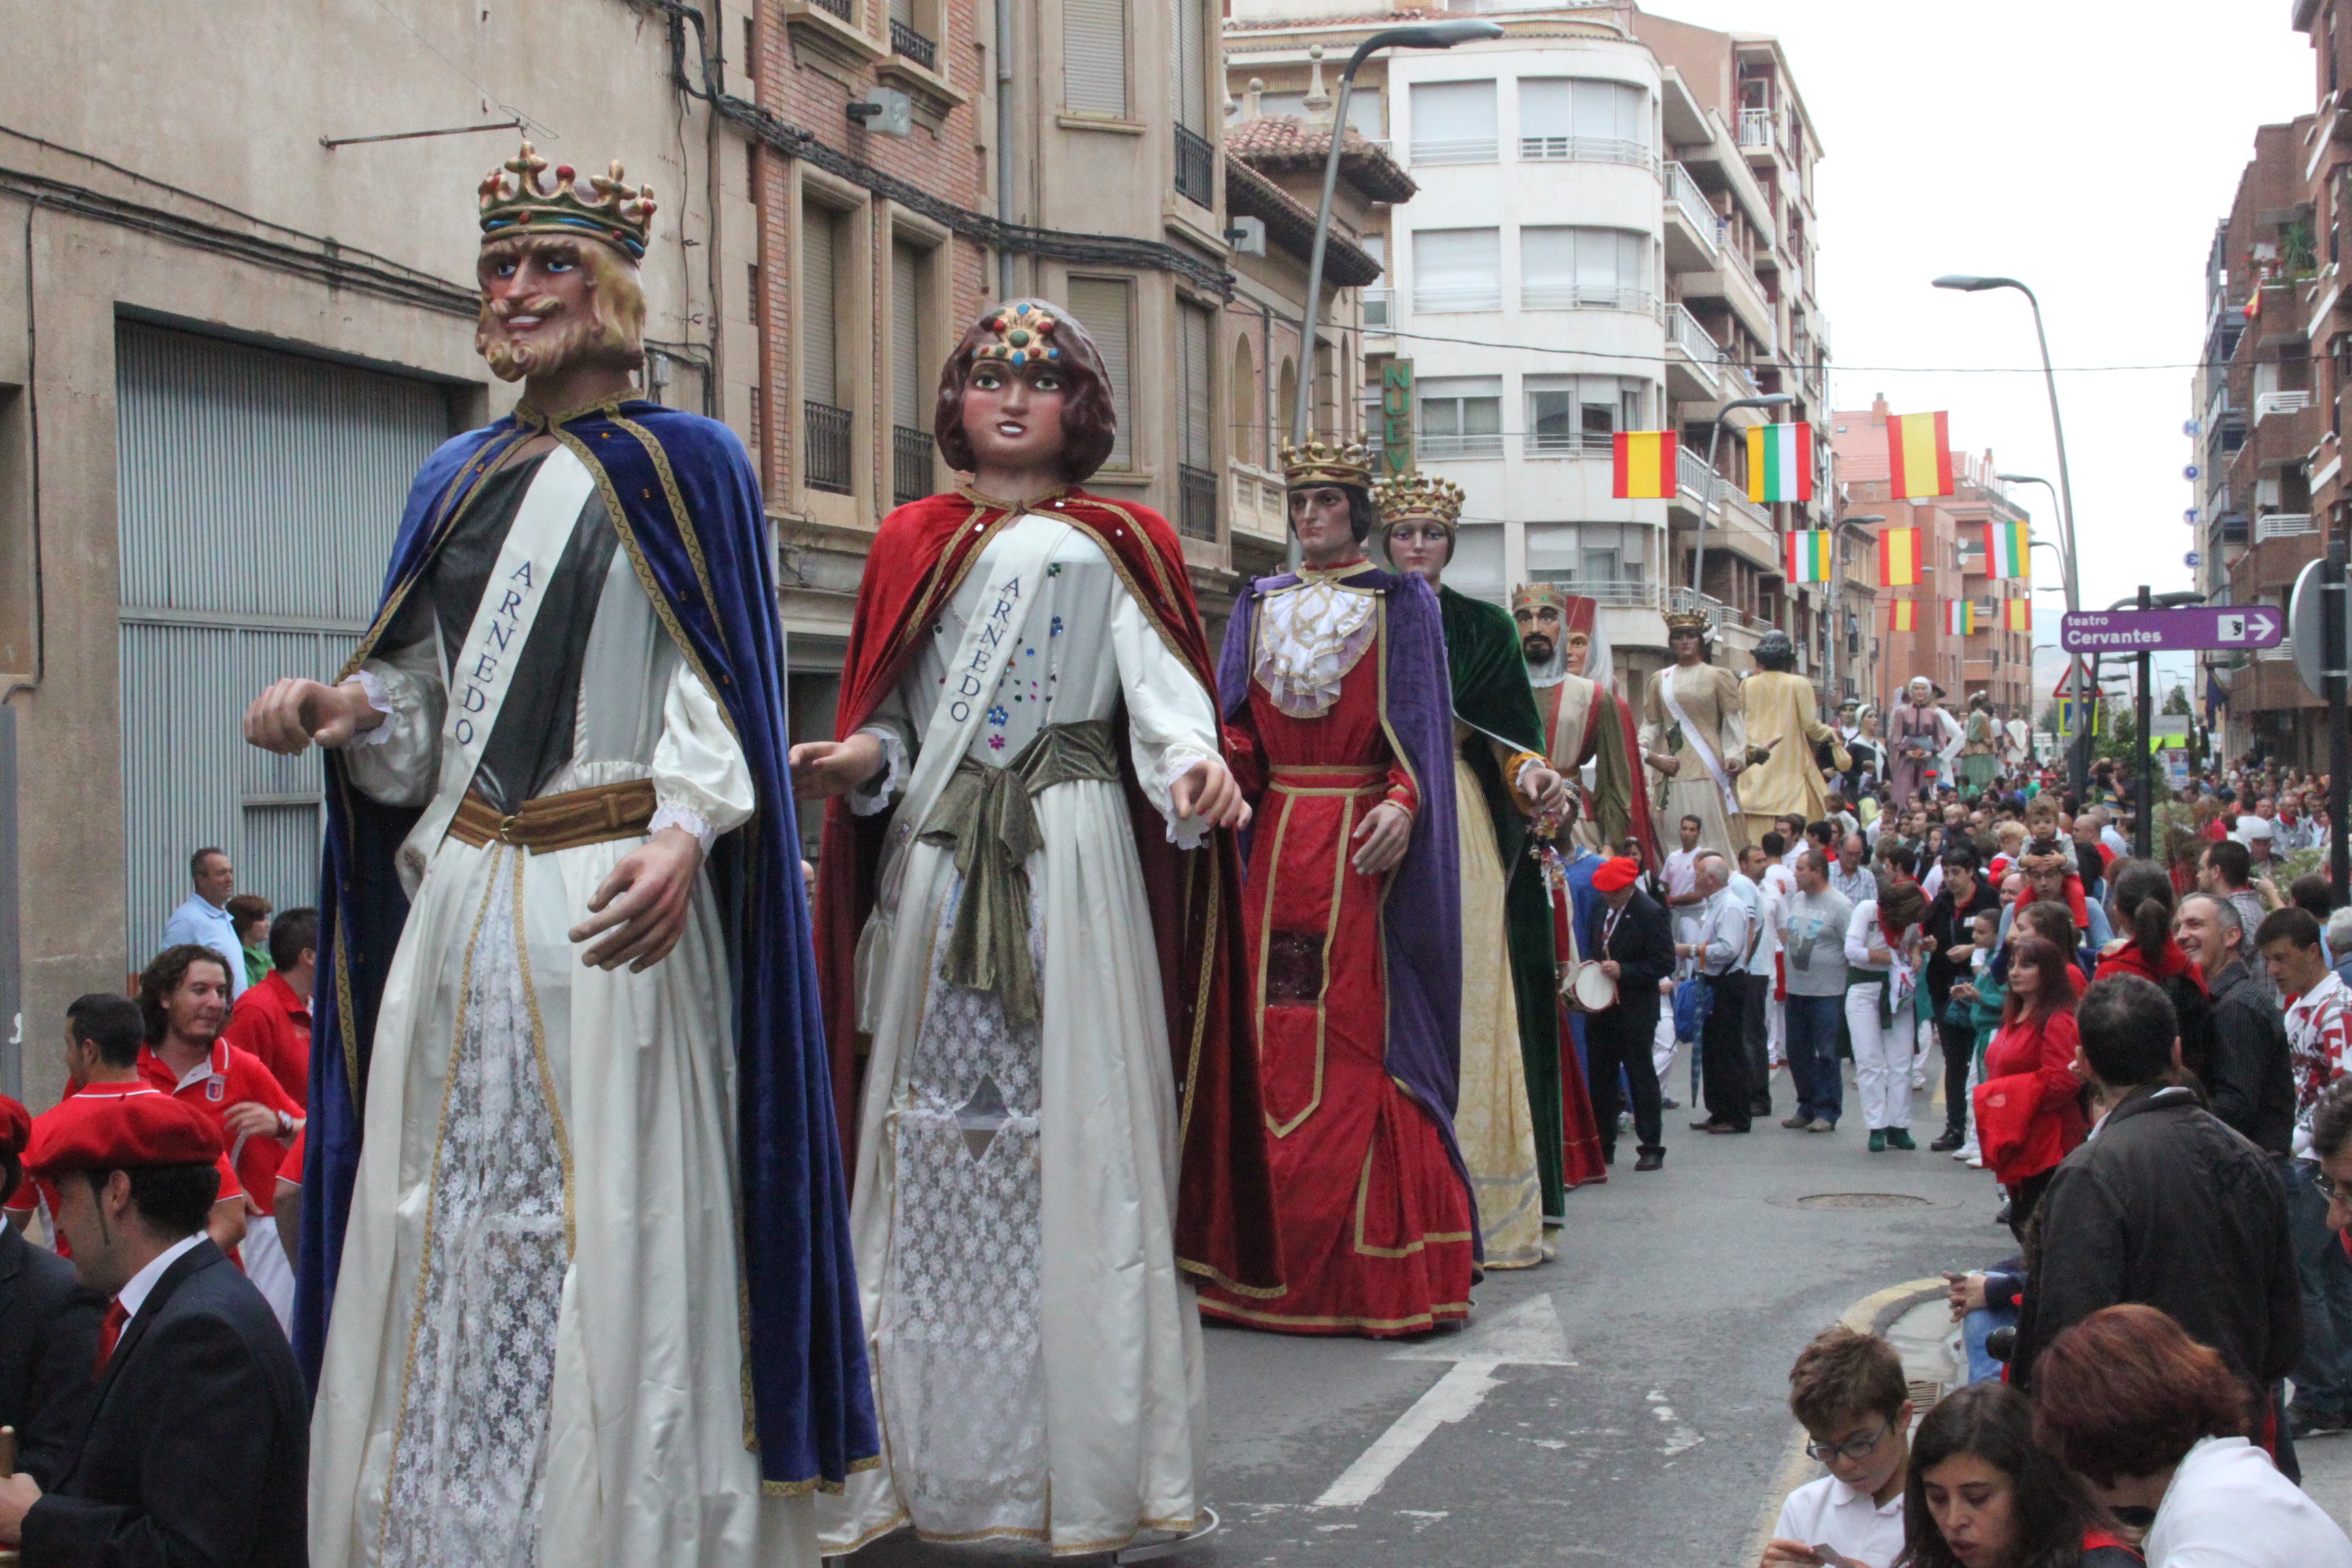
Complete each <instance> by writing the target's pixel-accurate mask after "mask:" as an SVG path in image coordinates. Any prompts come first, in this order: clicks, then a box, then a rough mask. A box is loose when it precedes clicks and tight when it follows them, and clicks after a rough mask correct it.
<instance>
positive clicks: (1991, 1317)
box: [1960, 1307, 2017, 1383]
mask: <svg viewBox="0 0 2352 1568" xmlns="http://www.w3.org/2000/svg"><path fill="white" fill-rule="evenodd" d="M2015 1327H2017V1309H2016V1308H2014V1307H1979V1308H1978V1309H1977V1310H1975V1311H1973V1312H1970V1313H1969V1315H1968V1316H1967V1317H1965V1318H1962V1319H1961V1320H1960V1339H1961V1341H1962V1342H1964V1343H1965V1344H1966V1345H1967V1346H1968V1350H1969V1382H1970V1383H1986V1382H1990V1381H1991V1380H1992V1379H1995V1378H1998V1377H1999V1376H2000V1374H2001V1369H2002V1367H2003V1366H2004V1365H2006V1364H2007V1363H2003V1362H1997V1361H1995V1360H1993V1359H1992V1357H1990V1356H1989V1355H1987V1354H1986V1353H1985V1341H1986V1340H1987V1339H1988V1338H1989V1337H1990V1335H1991V1333H1992V1331H1994V1330H1995V1329H2013V1328H2015Z"/></svg>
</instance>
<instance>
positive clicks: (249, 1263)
mask: <svg viewBox="0 0 2352 1568" xmlns="http://www.w3.org/2000/svg"><path fill="white" fill-rule="evenodd" d="M228 1009H229V976H228V971H227V965H226V963H224V961H223V960H222V958H221V956H220V954H218V953H216V952H214V951H213V950H212V949H211V948H208V947H199V946H196V945H195V944H194V943H192V942H191V943H183V944H182V945H180V946H178V947H167V948H165V949H164V950H163V952H160V953H157V954H156V955H155V958H154V960H153V961H152V963H149V964H148V965H147V970H146V973H143V974H142V975H141V976H140V977H139V1010H140V1012H141V1013H142V1014H144V1015H145V1016H146V1022H147V1045H146V1047H145V1048H144V1049H142V1051H141V1052H140V1053H139V1076H140V1077H141V1078H142V1079H145V1080H146V1081H147V1082H148V1083H150V1084H152V1085H153V1086H154V1087H155V1088H157V1089H162V1090H163V1092H164V1093H166V1094H171V1095H174V1096H176V1097H178V1098H179V1099H181V1100H188V1101H190V1102H192V1103H194V1105H196V1106H197V1107H198V1108H199V1109H200V1110H204V1111H205V1113H206V1114H207V1115H209V1116H211V1117H212V1118H213V1119H214V1120H215V1121H216V1122H217V1123H218V1124H219V1126H220V1130H221V1142H222V1143H223V1144H224V1145H225V1146H226V1148H227V1150H228V1163H230V1164H231V1165H232V1166H234V1167H236V1177H237V1182H238V1184H239V1185H241V1186H243V1187H244V1188H245V1196H246V1203H247V1211H248V1212H247V1219H246V1227H245V1249H244V1250H245V1272H246V1275H247V1278H248V1279H251V1280H252V1281H253V1282H254V1284H255V1285H256V1286H257V1287H259V1289H260V1290H261V1293H262V1295H264V1296H265V1297H267V1298H268V1300H269V1305H270V1307H271V1308H272V1310H275V1311H276V1312H277V1313H278V1322H279V1324H280V1325H281V1326H283V1325H290V1324H291V1323H292V1322H293V1321H294V1270H293V1269H292V1268H291V1267H289V1265H288V1263H287V1261H286V1251H285V1248H283V1247H280V1246H279V1245H278V1222H277V1220H276V1218H275V1217H274V1216H275V1215H276V1213H277V1207H278V1165H279V1164H280V1163H282V1162H283V1161H284V1160H285V1158H286V1145H287V1144H289V1143H290V1142H293V1141H294V1135H295V1134H296V1133H297V1132H299V1131H301V1130H302V1121H303V1117H302V1106H301V1104H300V1103H299V1101H297V1100H295V1099H294V1098H293V1097H292V1096H290V1095H289V1094H288V1093H287V1092H286V1091H285V1089H282V1088H280V1087H279V1086H278V1079H277V1077H276V1075H274V1074H273V1073H271V1072H270V1070H269V1069H268V1068H267V1067H265V1066H263V1065H262V1062H261V1058H258V1057H257V1056H255V1055H254V1054H253V1053H252V1052H251V1051H246V1050H239V1049H238V1048H237V1047H235V1046H233V1045H231V1044H229V1043H228V1041H227V1040H226V1038H225V1037H223V1036H222V1033H221V1030H222V1028H223V1026H225V1025H226V1023H227V1021H228Z"/></svg>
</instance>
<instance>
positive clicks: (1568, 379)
mask: <svg viewBox="0 0 2352 1568" xmlns="http://www.w3.org/2000/svg"><path fill="white" fill-rule="evenodd" d="M1648 390H1649V383H1647V382H1643V381H1633V380H1629V379H1627V378H1625V377H1623V376H1616V375H1581V376H1579V375H1531V376H1528V378H1527V381H1526V391H1527V396H1528V423H1527V432H1528V436H1527V447H1526V449H1527V451H1528V455H1529V456H1531V457H1532V456H1536V455H1538V454H1547V453H1548V454H1552V455H1555V456H1568V455H1571V454H1574V453H1579V452H1582V453H1587V454H1590V455H1592V456H1595V457H1603V458H1605V457H1607V456H1609V455H1610V453H1611V452H1612V450H1613V449H1614V443H1613V441H1612V437H1614V436H1615V435H1616V433H1617V432H1618V431H1620V430H1642V429H1646V428H1648V426H1646V425H1645V424H1644V423H1643V409H1644V408H1645V407H1646V405H1647V402H1648Z"/></svg>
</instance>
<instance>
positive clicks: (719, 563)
mask: <svg viewBox="0 0 2352 1568" xmlns="http://www.w3.org/2000/svg"><path fill="white" fill-rule="evenodd" d="M546 169H547V164H546V163H545V161H544V160H542V159H541V158H539V157H537V156H536V155H535V154H534V153H532V152H531V150H530V146H529V145H528V144H526V145H525V146H524V148H523V150H522V153H521V155H520V156H519V157H518V158H516V159H514V160H512V161H510V162H509V163H507V164H505V166H504V168H503V169H502V170H499V171H493V172H492V174H490V175H489V177H488V179H486V180H485V181H484V182H483V185H482V191H481V199H480V212H481V221H482V228H483V250H482V259H481V264H480V279H481V283H482V289H483V311H482V319H481V325H480V328H479V340H478V341H479V342H480V345H481V347H482V350H483V353H484V354H485V356H486V357H487V358H488V360H489V362H490V365H491V368H492V369H493V371H495V372H496V373H497V374H499V375H501V376H502V377H505V378H506V379H509V380H512V379H516V378H518V377H520V378H522V379H524V381H525V386H524V393H523V400H522V403H521V405H520V406H519V407H518V408H517V410H516V412H515V414H514V415H513V416H509V417H508V418H504V419H500V420H499V421H498V422H497V423H495V424H493V425H491V426H488V428H486V429H482V430H477V431H474V432H472V433H470V434H468V435H466V436H461V437H457V439H455V440H453V441H451V442H450V443H449V444H448V445H446V446H445V447H442V448H441V450H440V451H438V452H436V454H435V455H434V457H433V458H432V459H431V460H430V461H429V462H428V463H427V464H426V466H425V469H424V470H423V472H422V473H420V474H419V475H418V477H417V479H416V482H415V487H414V489H412V491H411V494H410V499H409V503H408V507H407V510H406V512H405V514H404V517H403V518H402V520H401V528H400V532H399V535H398V538H397V540H396V541H395V542H394V546H393V558H392V565H391V569H390V571H389V573H388V574H387V576H386V580H385V590H384V597H383V605H382V608H381V609H380V610H379V611H378V612H377V614H376V616H375V618H374V621H373V625H371V626H370V627H369V628H368V630H367V632H366V634H365V635H364V636H363V637H362V639H361V642H360V646H359V648H358V650H357V652H356V653H355V655H354V656H353V658H352V661H351V664H350V666H349V667H348V668H347V670H346V672H345V677H344V679H342V680H341V682H339V683H338V684H336V685H333V686H326V685H321V684H320V683H319V682H316V681H309V680H285V681H280V682H278V684H277V685H275V686H273V687H271V688H270V689H268V691H267V692H265V693H264V694H263V695H262V696H261V697H259V698H257V700H255V702H254V703H253V706H252V708H251V709H250V710H248V712H247V721H246V728H247V737H248V739H250V740H251V741H253V742H254V743H256V744H257V745H261V746H264V747H267V748H268V749H271V750H276V751H280V752H292V751H299V750H300V749H302V748H303V747H304V746H306V745H308V744H310V742H318V743H319V744H320V745H321V746H323V747H325V748H327V752H326V755H327V773H328V788H327V799H328V830H327V849H326V866H325V880H324V887H323V888H322V889H321V896H320V913H321V919H322V931H321V938H320V971H321V975H320V978H321V981H322V984H320V988H319V994H318V1001H317V1003H316V1012H315V1034H314V1042H313V1052H312V1063H311V1075H310V1084H311V1109H312V1115H311V1120H310V1128H309V1140H308V1150H307V1161H308V1163H307V1165H306V1168H305V1184H306V1187H307V1189H308V1191H309V1192H310V1194H312V1198H311V1201H310V1203H309V1204H308V1205H306V1209H305V1213H304V1216H303V1238H302V1247H301V1249H300V1250H301V1263H302V1268H301V1279H300V1289H299V1305H298V1321H297V1341H298V1346H299V1351H300V1352H301V1355H302V1359H303V1361H304V1363H305V1366H306V1368H307V1370H308V1371H309V1373H310V1376H311V1379H312V1384H313V1387H314V1389H315V1391H316V1394H315V1397H316V1409H315V1414H314V1417H313V1423H312V1439H311V1465H310V1536H311V1560H312V1561H313V1562H314V1563H319V1564H321V1565H328V1568H342V1565H346V1564H359V1563H368V1564H377V1563H381V1564H384V1565H387V1568H390V1565H394V1564H414V1565H420V1568H421V1565H425V1564H431V1565H433V1568H467V1565H473V1564H482V1565H485V1568H487V1565H488V1564H494V1563H495V1564H508V1563H519V1562H537V1563H630V1564H633V1565H640V1564H653V1565H657V1568H753V1565H754V1564H759V1565H761V1568H765V1565H767V1564H772V1563H793V1564H806V1565H808V1568H814V1565H815V1563H816V1562H817V1547H816V1539H815V1530H814V1510H813V1507H812V1506H811V1499H810V1498H809V1497H808V1496H807V1495H806V1494H807V1493H809V1492H810V1491H812V1490H814V1489H816V1488H818V1487H824V1486H836V1485H838V1484H840V1483H841V1481H842V1480H843V1479H844V1478H845V1476H846V1474H847V1473H848V1472H849V1471H851V1470H854V1469H857V1468H864V1467H865V1466H867V1465H870V1464H871V1463H873V1462H874V1460H875V1458H876V1456H877V1452H878V1443H877V1436H876V1432H875V1424H874V1418H873V1412H872V1407H871V1402H870V1394H869V1381H868V1377H867V1373H866V1357H865V1351H864V1342H863V1339H862V1335H861V1332H860V1328H859V1321H858V1309H857V1298H856V1280H855V1278H854V1270H853V1268H852V1264H851V1258H850V1252H849V1244H848V1234H847V1205H846V1199H847V1193H846V1190H845V1182H844V1179H843V1173H842V1169H841V1162H840V1154H839V1150H838V1147H837V1134H836V1124H835V1117H834V1111H833V1105H832V1100H831V1087H830V1079H829V1076H828V1070H827V1066H826V1060H825V1053H824V1038H823V1031H822V1027H821V1026H820V1024H819V1021H818V1004H817V993H816V984H815V973H814V955H813V952H812V950H811V947H810V942H809V921H808V910H807V904H806V900H805V895H804V893H803V888H802V882H801V874H800V856H799V853H798V849H797V846H796V834H795V832H794V829H793V820H794V819H793V803H792V795H791V786H790V782H789V778H788V775H787V771H786V765H785V737H784V724H783V713H782V687H783V670H782V648H781V647H780V639H779V637H778V636H777V631H776V624H775V612H774V598H773V593H774V589H773V584H772V580H771V577H770V574H769V567H768V556H767V551H766V546H765V542H764V541H765V531H764V528H763V526H762V518H761V504H760V496H759V490H758V486H757V483H756V480H755V479H754V477H753V475H752V471H751V465H750V462H749V460H748V458H746V456H745V454H744V452H743V449H742V447H741V446H740V443H738V442H737V440H736V439H735V437H734V436H733V435H732V434H731V433H730V432H729V431H728V430H727V429H726V427H724V426H720V425H717V424H714V423H713V422H711V421H709V420H707V419H702V418H698V417H697V416H692V415H688V414H682V413H679V412H677V411H675V410H672V409H668V408H664V407H662V406H660V405H656V404H651V403H646V402H640V401H636V400H635V399H633V398H631V397H630V396H629V395H628V388H629V375H630V372H631V371H632V370H634V369H635V366H636V365H637V364H638V363H640V361H641V357H642V352H641V349H640V344H639V333H640V329H641V325H642V321H643V318H644V300H643V296H642V293H641V291H640V286H639V281H638V277H637V268H636V262H637V260H638V258H640V257H641V256H642V255H643V250H644V243H645V238H646V233H647V230H648V228H649V226H650V219H651V213H652V202H651V199H650V193H648V192H646V191H645V190H643V189H636V190H632V189H631V188H630V187H628V186H626V185H625V184H622V183H621V170H620V166H619V165H618V164H614V166H613V168H612V173H611V176H610V177H609V178H601V177H600V178H596V179H593V180H591V181H586V182H582V181H579V180H577V179H575V177H574V175H573V173H572V170H571V169H569V168H559V169H557V170H555V171H554V178H553V180H552V181H549V180H547V179H544V178H543V177H542V176H543V174H544V172H545V171H546Z"/></svg>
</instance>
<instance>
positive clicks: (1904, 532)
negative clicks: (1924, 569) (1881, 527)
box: [1878, 528, 1919, 588]
mask: <svg viewBox="0 0 2352 1568" xmlns="http://www.w3.org/2000/svg"><path fill="white" fill-rule="evenodd" d="M1918 582H1919V531H1918V530H1917V529H1916V528H1890V529H1887V530H1886V531H1884V532H1883V533H1881V534H1880V535H1879V536H1878V585H1879V586H1880V587H1882V588H1911V587H1916V586H1917V585H1918Z"/></svg>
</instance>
